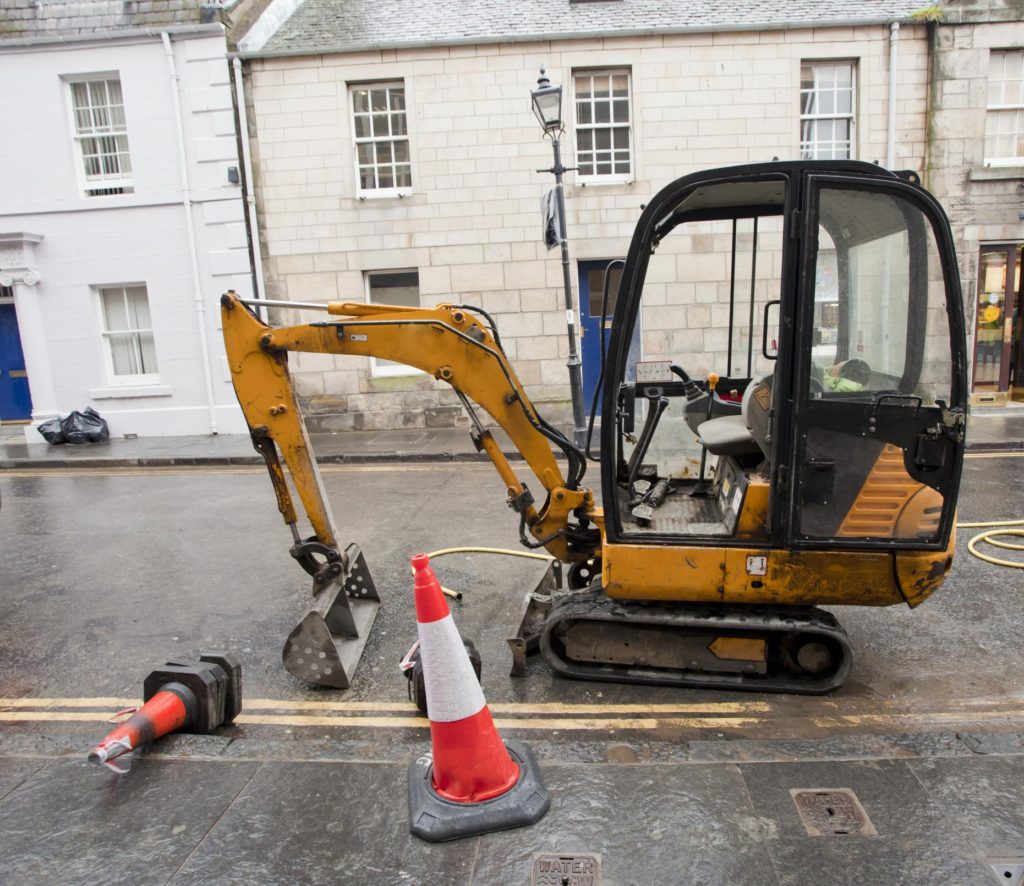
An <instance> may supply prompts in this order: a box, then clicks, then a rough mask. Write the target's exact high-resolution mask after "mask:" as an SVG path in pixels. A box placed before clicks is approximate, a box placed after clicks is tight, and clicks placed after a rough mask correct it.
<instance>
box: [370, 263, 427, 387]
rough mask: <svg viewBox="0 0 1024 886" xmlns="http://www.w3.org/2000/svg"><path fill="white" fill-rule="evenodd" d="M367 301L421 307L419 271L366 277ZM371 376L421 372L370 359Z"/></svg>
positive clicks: (396, 364) (383, 273)
mask: <svg viewBox="0 0 1024 886" xmlns="http://www.w3.org/2000/svg"><path fill="white" fill-rule="evenodd" d="M366 300H367V301H368V302H370V303H372V304H375V305H404V306H405V307H410V308H418V307H420V275H419V273H418V272H417V271H374V272H372V273H368V274H367V275H366ZM370 374H371V375H375V376H382V375H419V374H420V370H418V369H414V368H413V367H412V366H406V365H405V364H404V363H393V362H392V361H391V360H381V359H379V358H377V357H371V358H370Z"/></svg>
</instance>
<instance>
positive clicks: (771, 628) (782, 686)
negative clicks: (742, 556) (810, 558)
mask: <svg viewBox="0 0 1024 886" xmlns="http://www.w3.org/2000/svg"><path fill="white" fill-rule="evenodd" d="M579 620H588V621H616V622H625V623H627V624H637V625H641V624H649V625H674V626H676V627H678V628H680V629H681V630H684V631H685V632H686V633H687V634H688V635H691V636H692V634H693V633H694V630H695V629H696V630H697V631H702V630H706V631H707V632H708V637H709V639H710V638H711V637H718V636H723V635H724V636H728V635H729V633H730V632H731V631H736V632H741V634H742V635H743V636H750V635H751V633H753V634H755V635H757V634H761V635H763V636H764V638H765V639H766V640H767V641H768V644H769V649H771V648H772V640H773V639H775V638H778V639H779V640H782V639H783V638H785V637H789V636H792V635H794V634H801V635H808V634H810V635H815V636H817V637H819V638H821V639H823V640H826V641H831V643H830V644H829V645H830V646H832V645H833V644H835V645H838V648H839V650H840V653H841V658H840V660H839V662H838V664H837V665H835V666H833V667H832V669H830V670H829V671H828V672H827V673H826V674H824V675H815V674H810V673H807V672H805V671H802V670H800V669H799V668H798V667H796V666H795V665H793V666H792V669H791V670H780V669H779V668H778V665H783V666H784V665H785V662H784V661H779V660H778V656H774V655H771V654H769V668H771V667H772V665H773V664H775V665H776V672H774V673H773V672H772V671H771V670H769V673H767V674H765V675H760V674H735V673H721V674H715V673H709V672H707V671H687V670H681V669H667V668H655V667H644V666H641V665H621V664H613V663H609V664H600V663H595V662H579V661H570V660H568V659H566V658H565V657H564V646H563V644H562V643H561V641H560V640H558V639H557V637H556V631H557V630H558V629H559V628H560V627H561V626H563V625H568V624H569V623H571V622H574V621H579ZM812 639H813V636H812ZM540 649H541V653H542V654H543V656H544V660H545V661H546V662H547V663H548V664H549V665H550V666H551V668H552V669H553V670H554V671H555V672H556V673H559V674H561V675H563V676H565V677H569V678H571V679H575V680H601V681H605V682H613V683H644V684H652V685H657V686H680V687H690V688H695V689H731V690H739V691H746V692H781V693H793V694H799V695H822V694H824V693H827V692H832V691H833V690H835V689H838V688H839V687H840V686H841V685H842V684H843V682H844V680H845V679H846V677H847V675H848V674H849V672H850V668H851V667H852V665H853V651H852V649H851V648H850V643H849V640H848V638H847V636H846V631H844V630H843V629H842V627H841V626H840V625H839V622H838V621H836V619H835V617H834V616H833V615H832V614H831V613H829V612H825V611H824V610H822V609H815V608H813V607H770V606H706V605H700V604H673V605H665V604H660V603H649V602H634V601H624V600H613V599H611V598H610V597H607V596H605V594H604V593H603V592H602V591H601V590H600V588H597V589H594V588H589V589H587V590H585V591H580V592H576V593H572V594H566V595H564V596H561V597H559V598H556V599H555V600H554V601H553V604H552V608H551V613H550V614H549V616H548V618H547V620H546V622H545V623H544V628H543V630H542V632H541V637H540Z"/></svg>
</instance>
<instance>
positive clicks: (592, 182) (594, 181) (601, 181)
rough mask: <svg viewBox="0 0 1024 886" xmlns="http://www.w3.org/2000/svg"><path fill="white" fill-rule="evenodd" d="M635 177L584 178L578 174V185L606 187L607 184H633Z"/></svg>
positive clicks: (581, 186)
mask: <svg viewBox="0 0 1024 886" xmlns="http://www.w3.org/2000/svg"><path fill="white" fill-rule="evenodd" d="M633 181H634V179H632V178H629V177H627V178H613V177H609V178H583V177H582V176H579V175H577V176H576V186H577V187H579V188H594V187H604V186H605V185H631V184H633Z"/></svg>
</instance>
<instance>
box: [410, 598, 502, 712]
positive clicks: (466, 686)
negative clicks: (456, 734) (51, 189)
mask: <svg viewBox="0 0 1024 886" xmlns="http://www.w3.org/2000/svg"><path fill="white" fill-rule="evenodd" d="M416 628H417V630H418V631H419V635H420V660H421V661H422V662H423V679H424V682H425V684H426V688H427V707H428V708H429V711H430V719H431V720H433V721H434V722H436V723H452V722H454V721H455V720H465V719H466V717H472V716H473V715H474V714H477V713H479V712H480V711H481V709H483V708H484V707H485V706H486V705H487V702H486V701H485V700H484V691H483V690H482V689H481V688H480V682H479V681H478V680H477V678H476V674H475V673H474V672H473V665H472V664H470V661H469V655H468V653H467V652H466V648H465V647H464V646H463V645H462V638H461V637H460V636H459V629H458V628H457V627H455V622H454V621H453V620H452V617H451V616H450V615H449V616H446V617H445V618H442V619H440V620H439V621H431V622H428V623H427V624H420V623H417V625H416Z"/></svg>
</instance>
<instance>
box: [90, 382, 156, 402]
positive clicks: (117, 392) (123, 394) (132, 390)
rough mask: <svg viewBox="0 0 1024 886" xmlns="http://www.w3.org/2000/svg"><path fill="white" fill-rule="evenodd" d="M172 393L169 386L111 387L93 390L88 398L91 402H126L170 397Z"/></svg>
mask: <svg viewBox="0 0 1024 886" xmlns="http://www.w3.org/2000/svg"><path fill="white" fill-rule="evenodd" d="M173 393H174V391H173V389H172V388H171V386H170V385H112V386H111V387H107V388H93V389H92V390H91V391H89V397H90V398H92V399H93V400H128V399H131V398H133V397H170V396H171V394H173Z"/></svg>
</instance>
